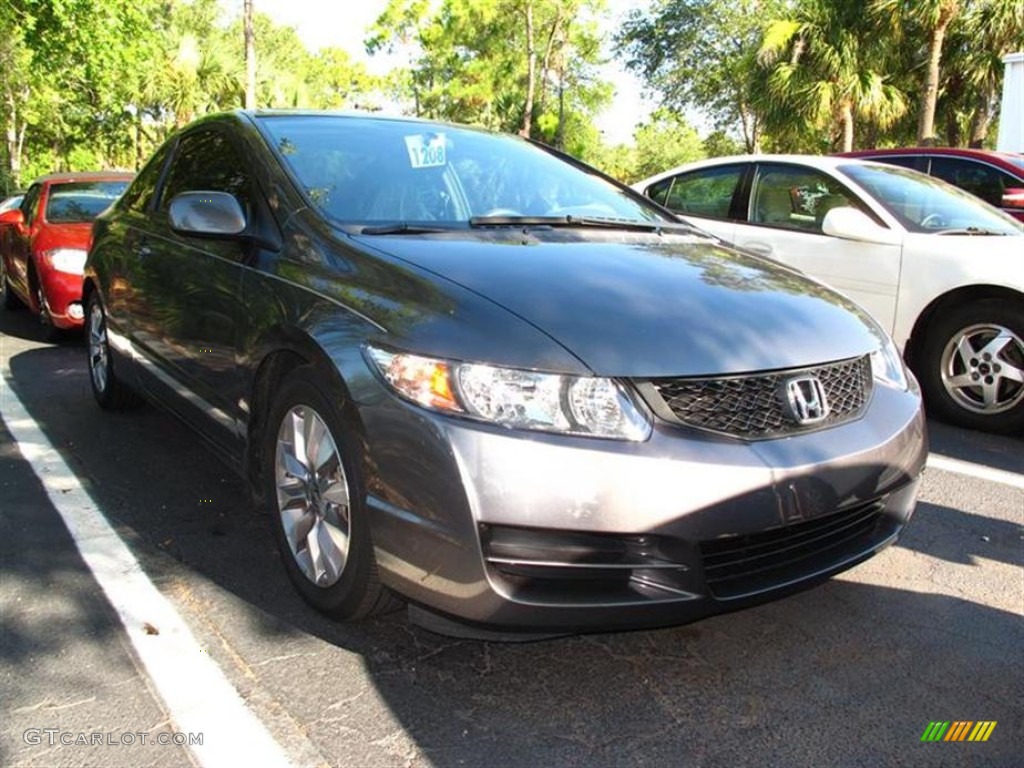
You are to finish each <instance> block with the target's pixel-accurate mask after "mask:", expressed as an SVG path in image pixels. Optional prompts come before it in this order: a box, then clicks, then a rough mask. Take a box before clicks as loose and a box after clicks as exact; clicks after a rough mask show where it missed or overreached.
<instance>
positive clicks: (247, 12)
mask: <svg viewBox="0 0 1024 768" xmlns="http://www.w3.org/2000/svg"><path fill="white" fill-rule="evenodd" d="M242 8H243V17H244V18H243V19H242V26H243V28H244V30H245V108H246V109H256V35H255V33H254V32H253V25H252V14H253V10H252V0H243V6H242Z"/></svg>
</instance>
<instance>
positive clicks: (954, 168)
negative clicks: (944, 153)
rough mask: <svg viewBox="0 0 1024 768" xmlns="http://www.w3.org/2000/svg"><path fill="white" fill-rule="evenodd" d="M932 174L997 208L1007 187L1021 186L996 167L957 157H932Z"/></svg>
mask: <svg viewBox="0 0 1024 768" xmlns="http://www.w3.org/2000/svg"><path fill="white" fill-rule="evenodd" d="M932 176H936V177H938V178H940V179H942V180H943V181H948V182H949V183H950V184H955V185H956V186H958V187H960V189H965V190H967V191H968V192H970V193H971V194H972V195H976V196H978V197H980V198H981V199H982V200H984V201H985V202H986V203H988V204H989V205H994V206H996V207H997V208H998V207H999V206H1001V205H1002V204H1003V195H1004V194H1005V190H1006V188H1007V187H1014V186H1021V185H1020V184H1019V183H1017V182H1016V181H1015V180H1014V178H1013V177H1012V176H1010V175H1009V174H1007V173H1003V172H1002V171H1000V170H999V169H998V168H993V167H992V166H989V165H985V164H984V163H978V162H975V161H974V160H966V159H961V158H958V157H934V158H932Z"/></svg>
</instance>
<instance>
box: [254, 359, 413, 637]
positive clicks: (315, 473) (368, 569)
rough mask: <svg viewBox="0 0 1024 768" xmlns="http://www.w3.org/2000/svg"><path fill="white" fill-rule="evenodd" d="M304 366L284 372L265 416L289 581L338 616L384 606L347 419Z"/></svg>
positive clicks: (276, 523) (277, 530)
mask: <svg viewBox="0 0 1024 768" xmlns="http://www.w3.org/2000/svg"><path fill="white" fill-rule="evenodd" d="M340 401H341V398H340V397H337V396H334V395H330V394H328V390H327V388H326V387H324V386H323V385H322V384H321V383H320V382H319V381H318V373H317V372H316V371H315V370H314V369H313V368H312V367H310V366H304V367H301V368H298V369H296V370H295V371H293V372H292V373H291V374H289V375H288V377H287V378H286V379H285V380H284V383H283V385H282V387H281V389H280V394H278V396H277V398H276V399H275V401H274V404H273V405H272V407H271V409H270V413H269V417H268V419H267V420H266V424H267V428H266V433H265V435H264V445H263V463H264V466H263V471H262V476H263V482H264V494H265V495H264V498H265V499H266V500H267V506H268V508H269V511H270V516H271V526H272V527H273V529H274V536H275V538H276V539H277V543H278V547H279V548H280V550H281V556H282V560H283V561H284V566H285V570H286V572H287V573H288V578H289V579H291V582H292V584H293V585H294V586H295V588H296V589H297V590H298V592H299V594H301V595H302V597H303V599H305V600H306V602H307V603H309V604H310V605H311V606H313V607H314V608H316V609H317V610H318V611H320V612H321V613H325V614H327V615H329V616H331V617H333V618H337V619H349V620H355V619H362V618H365V617H368V616H371V615H374V614H378V613H383V612H384V611H385V610H387V609H388V608H390V607H391V606H392V605H393V598H392V596H391V594H390V593H389V592H388V590H387V589H386V588H385V587H384V586H383V585H382V584H381V583H380V577H379V574H378V570H377V562H376V559H375V557H374V552H373V544H372V541H371V539H370V523H369V519H368V516H367V508H366V489H365V485H364V482H363V478H362V473H361V471H360V461H359V448H358V447H357V442H356V440H355V438H354V434H353V432H352V429H351V422H350V420H349V418H347V417H346V416H345V415H344V413H343V411H342V410H341V409H339V408H338V406H336V405H335V403H337V402H340Z"/></svg>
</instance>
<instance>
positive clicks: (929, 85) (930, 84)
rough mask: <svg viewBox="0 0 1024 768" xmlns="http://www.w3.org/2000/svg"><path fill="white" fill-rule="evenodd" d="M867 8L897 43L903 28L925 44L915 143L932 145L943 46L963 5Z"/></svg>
mask: <svg viewBox="0 0 1024 768" xmlns="http://www.w3.org/2000/svg"><path fill="white" fill-rule="evenodd" d="M996 2H1006V0H996ZM871 6H872V10H873V12H874V14H875V15H876V16H877V17H878V18H879V19H881V20H883V21H886V22H888V23H889V24H890V25H891V27H892V30H893V32H894V33H895V35H896V39H897V40H899V39H901V38H902V37H903V36H904V31H905V29H906V28H908V27H910V28H914V27H917V28H918V29H919V30H920V33H921V34H922V35H923V37H924V39H925V40H926V41H927V44H926V47H927V67H926V69H925V81H924V92H923V97H922V99H921V108H920V112H919V113H918V120H917V140H918V141H919V142H920V143H921V144H929V143H934V141H935V107H936V104H937V103H938V98H939V78H940V71H941V64H942V49H943V44H944V42H945V40H946V33H947V32H948V31H949V28H950V25H951V24H953V22H954V21H955V20H956V19H957V17H958V16H959V15H960V12H961V10H962V9H963V4H962V3H961V0H871Z"/></svg>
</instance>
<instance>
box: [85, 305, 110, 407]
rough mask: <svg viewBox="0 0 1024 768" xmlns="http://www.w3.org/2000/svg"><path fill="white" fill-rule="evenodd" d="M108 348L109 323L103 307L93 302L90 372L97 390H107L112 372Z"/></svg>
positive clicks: (90, 332)
mask: <svg viewBox="0 0 1024 768" xmlns="http://www.w3.org/2000/svg"><path fill="white" fill-rule="evenodd" d="M109 354H110V353H109V351H108V349H107V324H106V322H105V320H104V319H103V308H102V307H101V306H100V304H99V302H98V301H95V302H93V304H92V308H91V309H90V311H89V374H90V375H91V376H92V383H93V384H94V385H95V386H96V391H97V392H100V393H102V392H106V390H107V380H108V378H109V374H110V357H109Z"/></svg>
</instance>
